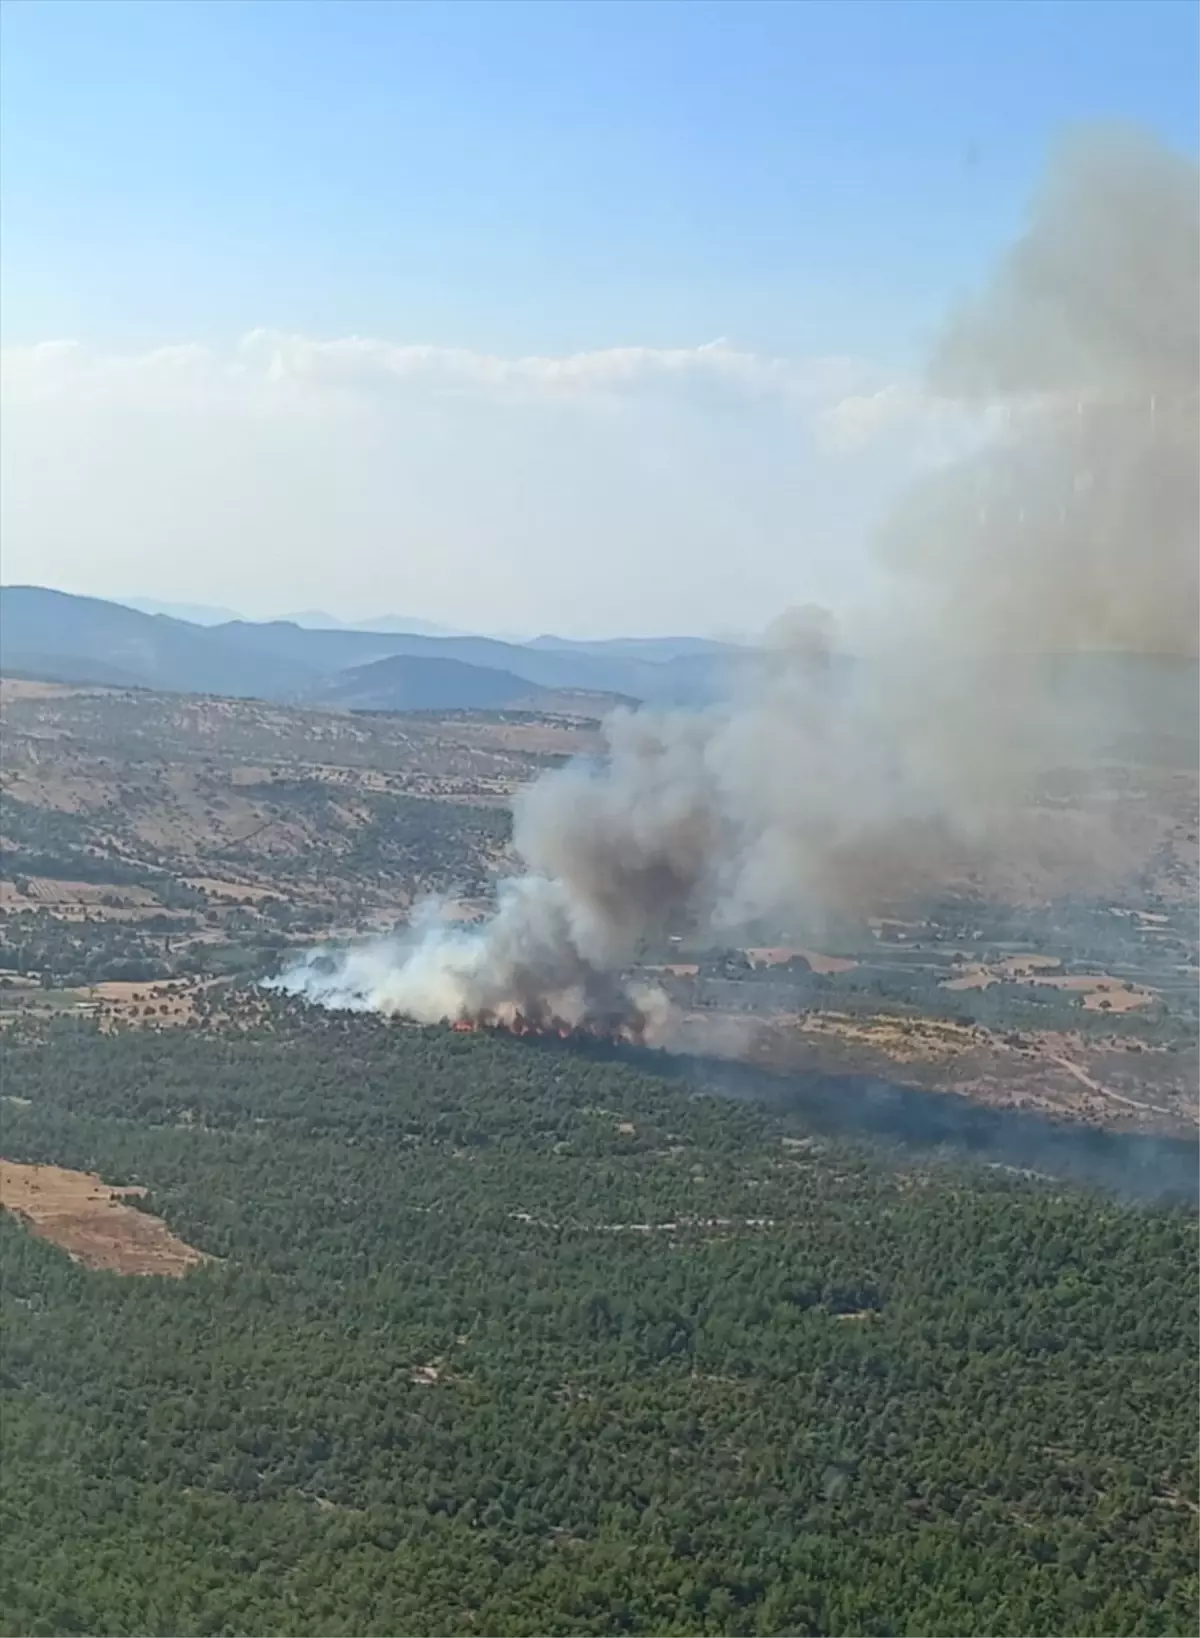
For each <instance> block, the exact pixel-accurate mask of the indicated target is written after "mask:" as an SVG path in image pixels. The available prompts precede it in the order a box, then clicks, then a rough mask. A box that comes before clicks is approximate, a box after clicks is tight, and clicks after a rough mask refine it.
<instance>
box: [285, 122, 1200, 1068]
mask: <svg viewBox="0 0 1200 1638" xmlns="http://www.w3.org/2000/svg"><path fill="white" fill-rule="evenodd" d="M1198 214H1200V211H1198V205H1197V188H1196V170H1195V165H1194V164H1193V163H1192V162H1190V161H1189V160H1186V159H1183V158H1180V157H1178V156H1176V155H1173V154H1171V153H1168V152H1166V151H1165V150H1162V149H1159V148H1157V147H1155V146H1154V145H1153V144H1152V143H1150V142H1149V141H1144V140H1142V139H1138V138H1134V137H1130V136H1127V135H1125V134H1115V135H1114V134H1111V133H1102V134H1100V135H1096V136H1094V137H1093V138H1092V139H1091V140H1090V141H1083V142H1077V143H1076V144H1075V145H1074V146H1071V147H1068V148H1067V149H1066V150H1064V152H1063V153H1062V155H1061V156H1060V157H1059V159H1058V161H1057V163H1056V165H1055V167H1054V169H1053V171H1052V175H1051V177H1050V180H1049V182H1048V184H1047V186H1046V188H1045V189H1044V191H1043V193H1042V196H1041V197H1040V199H1039V200H1038V201H1037V202H1036V204H1035V208H1034V210H1033V213H1032V215H1031V219H1030V222H1029V224H1028V227H1027V229H1026V232H1025V233H1024V235H1023V236H1022V238H1021V240H1020V241H1019V243H1018V244H1017V245H1016V246H1015V248H1014V249H1013V251H1012V252H1011V253H1010V255H1009V256H1008V257H1006V258H1005V260H1004V262H1003V263H1002V265H1001V267H1000V268H999V270H998V272H997V275H996V277H995V279H994V281H993V283H992V286H991V288H990V289H988V290H986V291H985V292H984V294H983V297H982V299H981V300H980V301H979V302H978V303H977V304H976V305H975V307H974V308H972V309H970V310H968V311H966V312H965V313H963V314H962V315H960V316H959V317H958V318H957V320H956V321H955V322H954V323H953V324H952V325H951V326H950V327H949V329H948V330H947V333H946V335H945V337H944V339H943V342H942V344H941V346H940V347H939V348H938V349H937V351H936V353H935V356H934V358H933V359H932V360H931V362H930V369H929V375H928V380H927V382H926V384H925V398H926V400H927V402H928V403H929V404H939V405H940V406H942V408H944V409H949V410H950V411H952V412H954V413H955V414H957V415H959V416H961V417H962V418H963V420H964V422H965V423H966V424H968V425H969V426H971V427H972V428H973V429H974V433H973V437H972V439H971V444H972V447H971V449H970V452H969V453H968V454H966V455H964V456H963V458H962V459H960V460H956V461H952V462H950V463H948V464H946V465H944V466H942V467H941V468H939V469H938V470H937V471H935V472H934V473H933V474H932V475H931V476H930V477H929V478H928V479H927V480H925V481H923V482H921V483H920V484H918V485H917V486H915V488H914V491H913V492H912V494H910V495H909V496H907V497H906V498H905V500H904V502H903V504H902V505H901V506H899V507H898V508H897V509H896V511H895V513H894V515H893V516H892V517H891V518H890V519H889V520H888V521H887V522H886V524H885V526H884V528H883V529H882V530H881V533H880V540H879V547H880V550H879V554H878V559H879V560H878V573H877V575H876V577H875V580H874V583H873V585H872V587H871V591H872V596H871V598H870V599H869V600H868V603H867V605H866V606H864V608H863V609H862V610H861V611H859V616H858V620H857V624H856V626H855V629H854V633H853V635H854V642H855V646H856V649H857V651H858V654H859V659H858V660H857V661H856V662H855V663H854V664H842V663H840V662H839V661H838V660H837V658H836V655H837V652H838V649H839V648H844V647H846V646H847V645H848V634H842V633H836V632H834V631H833V630H832V627H831V622H830V621H829V619H828V617H826V616H824V615H823V614H822V612H821V611H811V610H809V611H801V612H800V614H799V615H796V616H792V617H789V618H788V619H787V620H785V621H784V622H781V623H780V625H779V627H778V628H777V629H776V631H775V632H774V633H773V636H772V640H771V641H770V642H769V643H768V644H767V646H766V649H765V652H764V653H763V654H762V655H760V656H759V657H758V658H757V661H755V660H754V659H753V658H752V657H748V659H747V663H746V665H745V667H744V668H743V670H742V673H741V676H740V679H739V686H738V688H737V689H736V690H735V691H734V692H733V694H732V695H731V697H730V698H729V699H727V700H725V701H722V702H720V703H719V704H716V705H714V706H712V707H711V708H710V709H708V710H704V711H684V710H638V711H618V712H617V713H616V714H615V715H614V716H613V717H612V718H610V720H609V721H608V723H607V724H606V725H605V730H604V737H605V746H604V755H603V756H602V757H601V758H599V759H597V760H595V761H586V762H585V761H579V762H576V763H573V764H571V765H569V766H567V767H564V768H559V769H555V770H553V771H551V772H549V773H547V774H546V775H545V776H543V777H542V778H541V779H539V780H538V781H537V782H536V783H534V784H533V785H531V786H530V787H528V788H527V789H526V790H525V791H523V792H522V793H521V795H520V796H519V798H518V799H517V801H516V803H515V804H514V838H513V839H514V843H515V847H516V851H517V853H518V855H519V856H520V859H521V861H522V864H523V874H520V875H517V876H514V877H511V878H509V879H508V880H506V881H504V882H502V883H501V885H500V889H499V892H498V895H497V904H496V909H495V912H494V914H493V915H492V917H491V918H490V920H488V921H487V922H485V923H484V924H483V925H482V926H480V927H475V928H469V929H464V928H462V927H457V926H448V925H447V924H446V922H445V920H444V919H443V918H442V917H441V915H440V914H439V913H438V911H437V909H436V907H431V908H429V909H427V910H426V911H425V912H424V913H422V914H419V915H418V916H417V917H416V918H415V919H414V922H413V924H412V926H411V928H410V929H409V930H408V931H407V933H405V934H404V935H403V936H401V937H399V938H397V939H393V940H387V941H382V942H377V943H375V944H371V945H365V946H360V947H358V948H350V949H345V950H340V951H329V950H325V951H317V952H312V953H310V954H309V955H308V956H306V957H304V958H303V959H301V960H300V961H298V962H297V963H295V964H294V965H292V966H291V967H289V968H288V969H287V970H286V971H285V972H284V973H283V974H282V975H281V977H280V978H279V979H277V980H275V981H273V982H274V984H275V986H276V987H278V988H280V989H282V990H284V991H287V992H289V993H292V994H297V995H302V996H304V997H305V998H306V999H308V1000H309V1001H312V1002H315V1003H317V1004H320V1005H324V1006H330V1007H340V1008H349V1009H357V1010H369V1011H375V1012H380V1013H392V1014H399V1015H403V1016H406V1017H410V1018H413V1019H416V1020H418V1021H420V1022H424V1023H453V1022H455V1021H460V1022H461V1021H464V1020H465V1021H467V1027H471V1026H472V1025H477V1026H479V1027H493V1028H506V1029H509V1030H512V1031H514V1032H515V1033H528V1034H541V1033H559V1034H562V1033H566V1034H568V1035H570V1034H572V1033H574V1032H578V1031H582V1032H585V1033H588V1034H592V1033H596V1034H599V1035H600V1036H602V1037H604V1038H610V1037H612V1036H614V1035H615V1036H616V1037H617V1038H620V1039H634V1040H639V1041H643V1042H647V1043H649V1044H665V1043H666V1040H667V1037H668V1036H669V1035H670V1034H671V1030H672V1023H671V1019H670V1008H669V1005H668V1003H667V1001H666V998H665V996H663V995H662V994H661V992H652V991H642V990H640V989H638V988H636V987H634V986H631V985H630V984H629V983H627V982H626V981H625V980H624V979H623V978H622V977H621V976H620V974H621V973H622V970H623V969H625V968H627V967H628V966H629V964H630V963H631V961H632V960H633V959H634V958H635V955H636V952H637V950H638V949H639V948H640V947H643V946H644V945H645V944H646V943H647V942H649V943H653V942H656V941H659V940H661V939H662V938H663V937H664V936H665V935H666V934H667V933H669V932H671V931H677V930H679V929H680V928H684V927H687V928H707V929H710V930H711V931H712V932H713V933H714V935H716V936H718V937H725V936H727V935H728V934H729V933H730V931H731V930H732V929H735V928H737V927H740V926H744V925H746V924H747V923H748V922H751V921H753V920H755V919H758V918H766V919H775V918H777V917H778V916H779V915H781V914H788V913H789V912H790V913H800V914H802V915H804V916H805V917H806V918H809V919H812V918H814V917H816V918H819V917H821V916H823V915H826V914H829V913H834V914H837V913H842V912H850V913H858V914H862V913H866V912H868V911H869V910H870V909H871V908H872V906H877V905H878V903H879V902H880V901H881V900H887V901H889V902H892V903H896V902H901V901H903V900H905V899H906V898H911V897H913V896H915V895H916V894H917V893H919V892H921V891H923V890H925V889H928V888H930V887H932V886H934V885H936V884H938V883H939V881H940V880H941V879H942V874H943V873H944V871H945V869H946V860H947V857H948V856H949V854H950V853H951V851H952V849H953V847H954V846H958V845H960V844H963V843H964V842H965V843H967V844H969V846H970V847H971V849H972V850H973V858H974V860H975V861H976V863H977V864H978V865H979V866H980V867H982V868H986V867H987V865H988V864H989V863H990V862H991V861H993V860H995V859H997V858H1006V859H1012V858H1013V856H1014V855H1015V854H1017V853H1019V851H1020V849H1021V848H1022V846H1023V845H1024V846H1027V845H1029V844H1027V843H1023V842H1022V840H1021V835H1022V832H1021V825H1020V815H1021V812H1022V806H1023V804H1024V802H1025V800H1026V797H1027V792H1028V789H1029V787H1030V783H1031V780H1032V779H1033V778H1034V777H1035V776H1036V775H1037V773H1038V772H1039V771H1040V770H1044V769H1046V768H1047V767H1053V766H1057V765H1058V764H1059V762H1060V760H1061V759H1062V757H1063V756H1064V755H1068V754H1069V755H1078V754H1079V753H1080V752H1081V751H1085V752H1094V753H1095V752H1098V751H1099V748H1100V746H1101V745H1104V744H1107V743H1109V742H1110V741H1111V738H1112V736H1113V733H1114V731H1115V730H1116V729H1118V728H1119V727H1120V724H1119V723H1116V722H1114V708H1115V709H1116V710H1117V711H1118V712H1119V709H1120V703H1121V702H1113V701H1111V700H1109V701H1106V702H1105V704H1104V708H1103V710H1099V709H1098V708H1097V705H1096V702H1095V700H1094V699H1093V698H1090V697H1085V698H1084V697H1079V696H1078V694H1077V693H1075V694H1073V693H1071V691H1070V689H1069V688H1063V687H1062V686H1061V685H1060V681H1059V680H1058V673H1057V672H1056V670H1055V662H1056V660H1061V658H1062V657H1063V656H1064V655H1065V656H1073V655H1074V656H1078V655H1081V654H1086V653H1093V654H1094V653H1096V652H1098V651H1105V650H1108V651H1112V650H1125V651H1135V652H1139V653H1142V654H1157V655H1168V654H1180V653H1186V654H1194V653H1195V644H1196V632H1197V624H1198V622H1197V600H1198V594H1197V560H1196V552H1195V539H1196V532H1197V525H1198V518H1197V492H1198V487H1200V470H1198V468H1200V462H1198V454H1197V437H1196V366H1197V358H1198V351H1200V348H1198V339H1197V316H1196V315H1197V309H1198V306H1200V269H1198V266H1197V241H1198V232H1197V217H1198ZM872 632H874V633H875V634H876V635H875V636H874V637H872V635H871V634H872ZM897 633H899V637H897ZM1021 656H1023V658H1021ZM1085 845H1086V844H1085Z"/></svg>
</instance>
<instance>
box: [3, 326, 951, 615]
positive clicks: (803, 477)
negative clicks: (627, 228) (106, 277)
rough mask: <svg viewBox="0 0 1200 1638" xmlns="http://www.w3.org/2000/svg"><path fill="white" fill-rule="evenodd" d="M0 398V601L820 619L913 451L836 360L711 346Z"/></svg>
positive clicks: (120, 381)
mask: <svg viewBox="0 0 1200 1638" xmlns="http://www.w3.org/2000/svg"><path fill="white" fill-rule="evenodd" d="M0 386H2V389H3V434H4V435H3V437H2V438H0V469H2V470H0V513H2V533H3V539H4V548H5V551H4V559H5V561H4V574H5V577H6V578H7V579H11V580H29V581H38V582H42V583H48V584H58V585H62V586H64V587H66V588H68V589H71V590H77V591H86V592H90V593H92V594H95V595H101V596H103V595H111V594H112V593H114V592H125V593H132V592H139V593H141V594H144V595H147V596H158V597H162V598H165V599H171V600H175V601H192V602H214V603H225V604H230V605H233V606H237V607H241V608H244V609H246V610H247V611H248V612H252V613H254V612H257V613H270V612H272V611H274V612H278V611H279V610H280V609H286V608H289V607H299V606H311V607H326V608H330V609H332V611H333V612H334V613H339V614H347V615H348V614H352V613H362V612H363V611H368V610H372V609H373V610H374V611H375V612H381V613H382V612H388V611H393V610H395V611H400V612H407V613H410V614H417V615H422V616H424V617H426V618H430V619H436V620H441V621H442V622H443V623H446V624H450V625H460V626H461V625H466V626H474V627H476V628H477V629H497V628H499V629H510V630H529V631H533V630H538V629H551V630H555V629H557V630H563V631H568V632H577V633H584V632H588V633H590V634H593V635H598V634H603V633H604V632H612V631H621V630H625V631H631V630H632V631H637V630H641V631H653V630H667V629H682V630H688V629H691V630H705V629H711V628H714V627H717V626H724V627H727V626H730V625H737V626H739V627H741V628H744V629H747V630H751V629H755V628H756V627H758V626H760V625H761V624H763V623H765V621H766V620H768V619H770V618H771V617H772V616H773V615H775V614H776V613H777V612H778V610H779V609H780V608H781V607H786V606H788V605H790V604H793V603H795V602H803V601H808V600H811V601H818V602H826V603H831V604H836V603H837V602H839V601H840V600H841V598H842V596H843V593H844V591H845V588H846V586H847V585H850V584H852V583H853V581H854V577H855V575H856V573H858V570H857V569H856V567H855V565H856V561H857V552H858V547H859V543H860V542H861V541H862V540H863V539H864V538H865V535H866V533H867V532H868V530H869V528H870V526H871V523H872V520H873V517H874V516H875V515H877V513H878V511H879V509H880V507H881V506H882V505H884V504H886V496H887V493H888V492H889V491H890V489H891V488H892V487H893V485H894V483H895V481H896V480H897V477H898V476H902V475H903V472H902V469H903V468H904V467H905V466H906V464H907V465H909V466H911V457H910V454H909V446H908V445H907V444H906V443H905V438H906V437H907V436H908V433H909V432H910V431H913V430H914V429H915V431H916V432H921V430H922V428H923V425H924V423H922V422H921V420H920V417H919V415H918V414H917V412H916V409H915V407H913V408H912V414H911V416H910V415H909V409H908V407H906V406H910V404H911V396H912V395H911V391H910V389H905V388H900V387H893V388H886V387H884V386H883V385H882V384H881V383H880V381H879V378H878V374H876V375H875V376H874V378H872V375H871V372H870V371H868V370H867V369H866V368H864V367H862V366H860V365H857V364H855V363H853V362H851V361H847V360H842V359H785V358H778V357H773V356H765V355H762V354H758V353H754V352H750V351H747V350H745V349H741V348H738V347H735V346H732V345H731V344H730V343H728V342H726V341H723V340H718V341H714V342H711V343H708V344H705V345H701V346H695V347H651V346H638V347H617V348H600V349H594V350H591V351H585V352H578V353H571V354H566V355H562V356H553V355H530V356H502V355H496V354H487V353H482V352H477V351H472V350H470V349H466V348H445V347H434V346H426V345H415V344H401V343H395V342H389V341H382V340H377V339H370V338H363V337H353V336H351V337H343V338H341V339H335V340H320V339H315V338H312V337H308V336H303V335H293V334H282V333H277V332H272V331H264V330H258V331H254V332H252V333H251V334H249V335H247V336H245V337H243V338H242V339H241V340H240V341H237V342H234V343H232V344H230V345H228V346H223V347H222V346H204V345H199V344H188V345H181V346H174V347H163V348H156V349H153V350H149V351H142V352H131V353H124V354H121V353H113V352H105V351H103V350H101V349H98V348H95V347H91V346H88V345H85V344H82V343H75V342H48V343H43V344H41V345H38V346H29V347H16V348H9V349H7V350H5V351H4V352H3V353H2V354H0ZM864 406H865V408H864ZM902 411H903V413H902ZM906 416H908V419H907V420H906ZM831 429H832V433H831ZM906 429H907V430H906ZM875 445H878V449H876V448H875V447H874V446H875ZM834 451H836V452H837V458H833V452H834ZM281 562H283V563H286V573H285V574H283V575H281V572H280V569H279V566H278V565H279V564H280V563H281Z"/></svg>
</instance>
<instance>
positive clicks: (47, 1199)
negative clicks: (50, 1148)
mask: <svg viewBox="0 0 1200 1638" xmlns="http://www.w3.org/2000/svg"><path fill="white" fill-rule="evenodd" d="M145 1192H146V1191H145V1189H144V1188H139V1187H127V1188H113V1187H111V1186H110V1185H109V1184H107V1183H102V1182H101V1181H100V1179H99V1178H98V1177H97V1176H96V1174H95V1173H94V1172H71V1171H67V1170H66V1169H65V1168H64V1167H62V1166H26V1165H22V1164H21V1163H20V1162H18V1161H14V1160H0V1206H3V1207H4V1208H5V1209H6V1210H8V1211H11V1212H12V1213H13V1215H14V1216H16V1217H18V1218H19V1219H20V1220H21V1221H22V1222H24V1223H25V1224H26V1225H27V1226H28V1228H29V1229H31V1230H32V1232H33V1233H34V1234H36V1235H39V1236H40V1237H41V1238H42V1239H43V1240H50V1241H52V1242H53V1243H54V1244H55V1245H56V1246H61V1247H62V1249H63V1250H64V1251H65V1252H67V1253H68V1255H69V1256H71V1257H72V1258H74V1260H75V1261H76V1262H78V1263H83V1264H84V1265H85V1266H86V1267H88V1268H106V1269H111V1270H113V1271H114V1272H115V1273H117V1274H169V1275H172V1276H174V1277H175V1278H178V1277H179V1276H180V1275H182V1274H185V1273H186V1272H187V1270H188V1269H189V1268H193V1267H195V1265H196V1264H197V1263H203V1262H207V1261H208V1259H207V1258H206V1257H205V1255H204V1253H203V1252H201V1251H197V1250H196V1249H195V1248H194V1247H193V1246H189V1245H186V1244H185V1243H184V1241H182V1240H179V1239H177V1238H176V1237H175V1235H173V1234H172V1233H171V1231H170V1230H169V1229H168V1228H167V1226H166V1224H165V1223H164V1222H163V1221H162V1219H161V1218H159V1217H152V1216H150V1214H149V1213H148V1212H144V1211H138V1210H137V1209H136V1208H135V1207H133V1206H130V1205H127V1204H126V1203H125V1202H126V1198H127V1197H128V1196H129V1195H142V1194H145Z"/></svg>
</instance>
